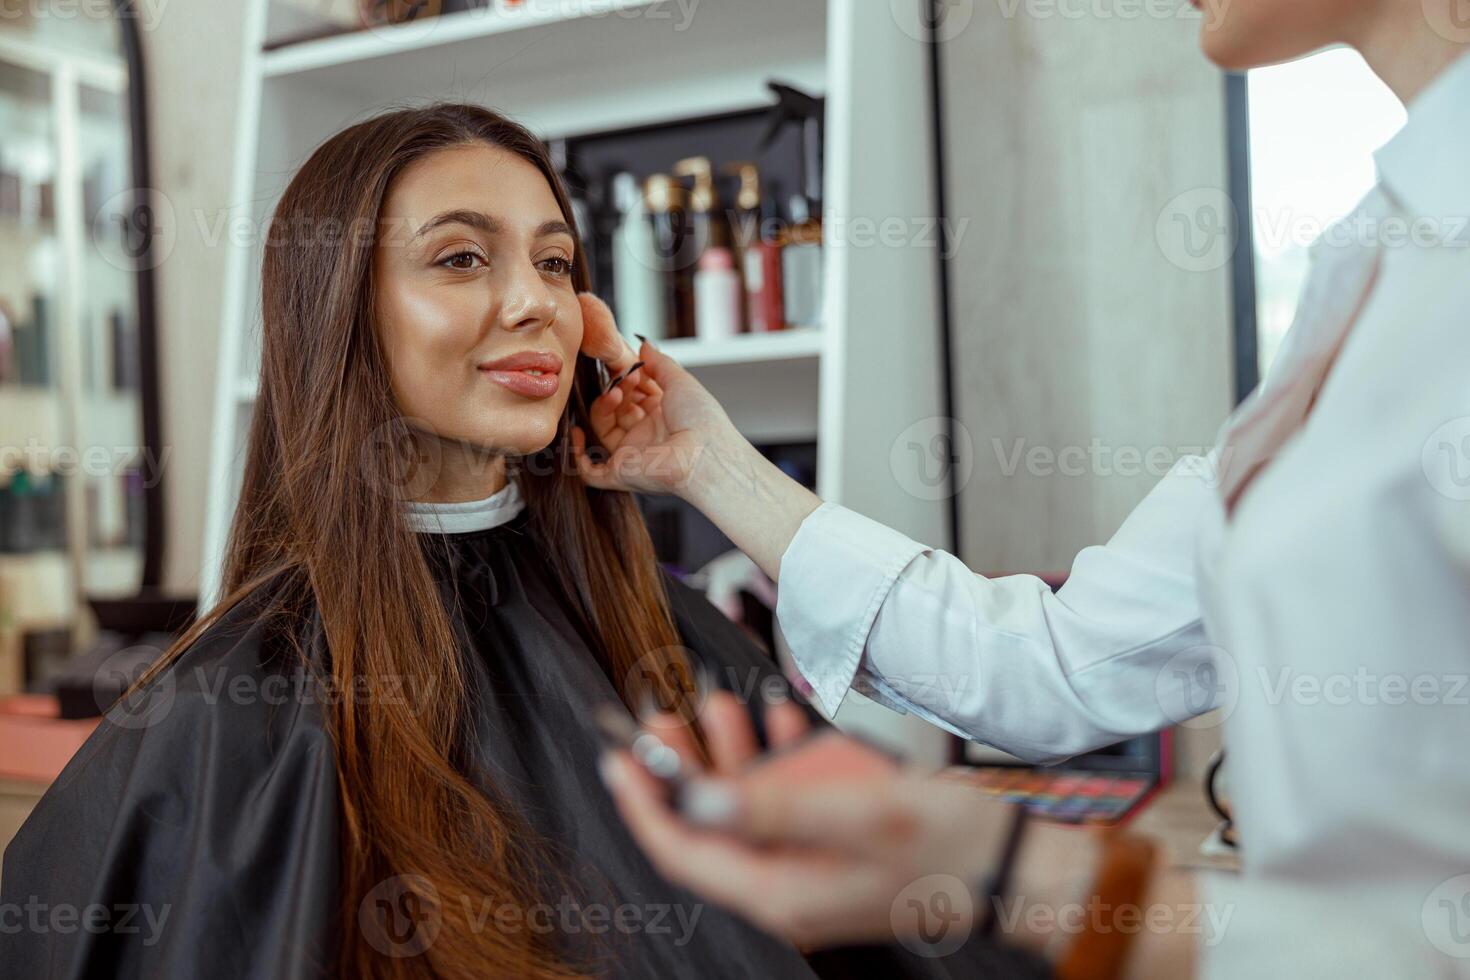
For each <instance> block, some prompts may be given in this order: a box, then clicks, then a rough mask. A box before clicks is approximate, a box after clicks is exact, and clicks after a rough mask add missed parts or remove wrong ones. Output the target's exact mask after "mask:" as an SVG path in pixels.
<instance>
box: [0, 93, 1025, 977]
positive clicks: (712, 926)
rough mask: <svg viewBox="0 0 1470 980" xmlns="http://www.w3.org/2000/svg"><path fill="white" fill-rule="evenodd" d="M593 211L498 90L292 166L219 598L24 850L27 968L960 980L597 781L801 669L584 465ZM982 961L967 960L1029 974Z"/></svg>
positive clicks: (20, 874) (391, 118)
mask: <svg viewBox="0 0 1470 980" xmlns="http://www.w3.org/2000/svg"><path fill="white" fill-rule="evenodd" d="M572 222H573V219H572V213H571V209H570V207H569V206H568V203H567V197H566V194H565V191H564V190H563V188H562V185H561V183H560V182H559V179H558V176H557V174H556V173H555V171H554V169H553V167H552V165H551V163H550V162H549V160H548V158H547V156H546V153H545V151H544V149H543V147H542V145H541V144H540V143H539V142H538V141H537V140H536V139H535V138H534V137H533V136H532V135H531V134H530V133H529V132H528V131H526V130H525V129H523V128H522V127H520V126H518V125H516V124H514V123H513V122H510V121H508V120H507V119H505V118H503V117H502V116H499V115H497V114H496V113H493V112H491V111H488V110H486V109H482V108H478V107H474V106H467V105H437V106H431V107H428V108H422V109H411V110H404V111H398V112H393V113H390V114H387V115H382V116H379V117H377V118H374V119H371V120H369V121H367V122H364V123H361V124H359V125H356V126H353V127H352V128H350V129H348V130H346V131H344V132H342V133H339V134H338V135H336V136H334V137H333V138H331V139H330V140H328V141H327V142H326V143H325V144H324V145H323V146H322V147H321V148H320V149H318V150H317V151H316V152H315V153H314V154H313V155H312V156H311V158H310V159H309V160H308V161H307V162H306V164H305V165H304V166H303V167H302V169H301V171H300V172H299V173H298V174H297V175H296V177H295V179H294V180H292V182H291V184H290V186H289V187H288V188H287V190H286V192H285V195H284V196H283V198H282V199H281V202H280V204H279V206H278V208H277V210H276V214H275V220H274V221H273V223H272V226H271V227H270V229H269V237H268V239H267V242H266V248H265V260H264V268H263V277H262V278H263V292H262V298H263V313H264V348H263V363H262V372H261V386H260V398H259V402H258V404H257V406H256V411H255V415H254V419H253V422H252V427H251V431H250V437H249V445H248V448H247V456H246V463H245V472H244V483H243V489H242V492H241V496H240V503H239V507H238V509H237V511H236V515H235V521H234V526H233V528H232V532H231V539H230V545H229V551H228V556H227V562H226V569H225V575H224V580H225V591H226V596H225V598H224V599H223V600H222V601H221V602H220V603H219V604H218V605H217V606H216V607H215V608H213V609H211V610H209V612H208V613H207V614H206V615H205V616H203V617H201V619H200V621H199V623H198V624H197V625H196V626H195V627H194V628H193V629H192V630H191V631H190V632H189V633H188V635H186V636H184V637H183V638H181V639H180V641H179V642H178V643H177V644H176V645H175V646H174V647H173V649H171V650H170V651H169V652H168V653H167V654H166V655H165V656H164V657H163V658H162V660H161V661H160V663H159V664H157V665H155V667H154V668H153V669H151V670H150V671H149V673H148V674H147V675H145V677H143V678H142V679H140V682H139V684H137V685H135V687H134V690H133V691H132V692H131V693H130V695H129V697H128V698H126V699H124V703H123V704H121V705H120V706H118V707H115V708H114V709H113V710H112V711H111V712H109V714H108V717H107V719H106V720H105V721H104V723H103V724H102V725H101V727H100V728H99V729H98V731H97V733H96V735H95V736H94V737H93V738H92V739H91V740H90V741H89V742H88V743H87V745H86V746H85V747H84V748H83V749H82V751H81V752H80V753H79V754H78V755H77V756H76V758H75V759H74V760H73V761H72V762H71V764H70V765H69V766H68V767H67V768H66V770H65V771H64V772H63V773H62V775H61V777H60V779H59V780H58V781H57V782H56V784H55V785H54V786H53V787H52V788H51V790H50V792H48V793H47V795H46V797H45V798H44V799H43V800H42V801H41V803H40V805H39V806H38V807H37V809H36V811H35V813H34V814H33V815H32V817H31V818H30V820H29V821H28V822H27V823H26V825H25V827H24V828H23V829H22V830H21V832H20V834H19V836H18V837H17V838H16V840H15V842H14V843H13V845H12V846H11V847H10V849H9V850H8V852H7V854H6V860H5V876H4V895H3V902H0V908H10V907H15V908H17V909H21V910H26V909H34V910H35V915H36V918H35V919H34V920H26V921H24V922H23V923H22V925H21V928H19V929H0V963H3V964H4V967H3V971H0V972H4V973H5V975H6V976H14V977H25V978H27V980H39V978H45V977H68V978H69V977H84V976H85V977H101V976H116V977H147V978H150V980H158V978H180V980H183V978H196V977H203V976H209V977H260V978H271V980H290V978H308V977H317V976H323V975H342V976H348V977H410V976H412V977H429V976H439V977H476V978H486V977H504V978H517V980H524V978H547V980H549V978H556V977H567V976H577V975H589V976H591V975H596V976H612V977H629V978H649V977H676V976H677V977H685V976H688V977H695V976H697V977H732V978H736V977H740V978H743V977H755V976H759V977H811V976H849V975H868V974H871V975H875V976H884V977H891V976H904V975H912V976H947V975H948V972H947V969H945V968H939V967H935V966H934V965H932V964H930V963H927V962H925V961H923V960H921V959H919V958H916V957H910V956H909V955H908V954H906V953H904V952H903V951H902V950H896V949H895V950H890V949H887V948H870V949H865V950H861V951H854V950H847V951H838V952H837V953H835V954H827V953H824V954H820V955H817V956H814V957H813V958H812V959H811V960H810V961H809V960H808V959H807V958H805V957H804V956H803V955H802V954H801V953H800V952H798V951H797V949H796V948H795V947H793V946H792V945H790V944H789V943H787V942H784V941H781V940H777V939H774V938H772V937H770V936H768V935H766V934H764V933H762V932H759V931H757V930H756V929H754V928H753V927H751V926H749V925H747V924H746V923H745V922H744V920H741V919H738V918H736V917H733V916H730V915H728V914H725V913H723V912H721V911H719V910H716V909H713V908H707V907H705V906H703V905H701V904H700V903H699V901H698V900H696V899H693V898H692V897H691V896H689V895H688V894H687V893H685V892H683V891H681V890H678V889H676V888H674V887H672V886H669V885H667V884H665V883H664V882H663V881H662V880H661V879H660V878H659V877H658V876H657V875H656V874H655V872H654V871H653V870H652V869H651V867H650V865H649V864H648V863H647V862H646V860H645V859H644V857H643V856H642V854H641V852H640V851H639V850H638V849H637V848H636V847H635V846H634V845H633V843H632V841H631V839H630V838H628V837H627V835H626V832H625V831H624V829H623V827H622V825H621V823H620V821H619V820H618V818H617V816H616V813H615V810H614V808H613V806H612V803H611V801H610V800H609V799H608V797H607V796H606V792H605V790H604V788H603V787H602V785H601V783H600V782H599V779H598V773H597V755H598V738H597V734H596V728H595V727H594V724H593V713H594V711H596V709H598V708H599V707H600V706H604V705H606V704H609V703H611V704H615V705H616V704H621V705H623V706H627V707H629V708H638V707H642V705H643V704H644V703H645V702H652V703H654V704H657V705H659V706H661V707H663V708H665V709H668V710H669V711H670V712H671V714H670V715H669V716H667V717H671V718H679V717H683V718H689V717H691V716H692V712H691V710H690V707H691V705H692V702H693V700H694V699H693V697H692V694H691V692H692V691H694V690H696V685H693V684H691V683H689V682H688V680H687V679H688V678H689V677H690V676H691V674H690V671H691V668H692V667H693V666H694V665H695V664H699V665H701V666H702V667H703V669H704V670H705V671H706V672H707V673H708V674H709V676H710V677H712V678H713V680H714V682H715V683H716V684H719V685H722V686H727V687H731V688H735V689H738V690H740V691H742V692H745V693H747V694H748V693H750V692H754V691H760V690H762V689H765V690H769V689H770V686H771V683H772V681H776V682H777V683H779V676H778V675H777V674H776V673H775V671H774V670H773V669H772V668H771V666H769V664H768V661H767V660H766V659H765V657H764V656H763V655H762V654H761V652H760V651H758V650H757V649H756V648H755V647H753V646H752V645H751V644H750V643H749V642H748V641H746V640H745V639H744V637H743V634H741V632H740V631H739V630H738V629H737V628H736V627H734V626H733V625H732V624H731V623H729V622H728V621H727V620H725V619H724V618H723V617H722V616H720V615H719V614H718V613H717V612H716V611H715V610H714V609H713V607H711V606H709V605H708V604H707V603H706V602H704V600H703V599H702V598H701V597H699V596H697V595H695V594H694V593H692V592H691V591H690V590H688V589H687V588H685V587H683V586H681V585H679V584H677V583H675V582H673V581H671V580H666V579H664V578H662V577H661V575H660V573H659V571H658V569H657V566H656V563H655V560H654V555H653V550H652V547H651V544H650V541H649V537H648V534H647V531H646V529H645V527H644V524H643V522H642V520H641V518H640V515H639V511H638V509H637V506H636V504H635V502H634V499H633V498H632V497H631V496H629V495H627V494H624V493H617V492H604V491H599V490H589V489H588V488H587V487H586V486H585V485H584V484H583V483H582V481H581V479H580V478H579V476H578V475H577V472H576V468H575V466H572V465H569V464H568V463H567V462H566V460H565V459H564V457H565V455H566V451H567V448H568V439H569V432H570V428H571V421H572V420H574V419H584V420H585V419H586V417H587V411H588V405H589V402H590V401H591V400H592V399H593V398H595V397H596V396H597V395H598V393H599V392H600V391H601V388H602V384H603V382H602V379H601V377H600V370H601V369H600V368H599V365H598V364H597V362H596V361H594V360H592V359H590V358H586V357H581V356H579V351H580V347H581V343H582V340H583V309H584V307H583V304H584V303H587V304H588V308H589V309H592V310H593V311H594V312H597V313H598V314H599V315H601V316H603V317H607V316H608V315H607V314H606V310H605V308H604V307H601V306H600V304H599V303H597V301H595V300H590V299H589V298H587V297H582V298H579V291H580V290H582V289H583V288H584V287H585V286H586V284H587V277H586V274H585V272H584V271H583V267H582V265H581V259H582V254H581V249H580V246H579V242H578V238H577V231H576V228H575V227H574V226H573V223H572ZM639 384H640V382H639V380H638V379H636V378H634V379H631V380H626V381H624V382H623V385H624V386H625V390H627V391H630V392H631V391H634V390H636V389H637V386H638V385H639ZM625 411H627V409H626V408H625ZM724 700H725V703H727V705H728V704H729V703H730V702H729V698H728V696H727V697H726V698H725V699H724ZM787 709H788V710H794V709H792V708H791V706H789V705H788V706H787ZM88 909H100V910H103V911H100V912H95V913H94V921H93V925H95V926H96V928H86V927H77V925H76V923H77V921H78V919H77V916H79V915H80V916H81V921H82V922H83V923H85V922H86V921H87V920H86V915H85V914H84V912H83V910H88ZM66 910H72V911H71V912H70V913H68V912H67V911H66ZM27 914H29V913H27ZM68 914H70V915H71V916H72V919H71V920H69V921H70V922H71V927H68V926H66V925H65V924H64V922H63V921H62V920H64V919H65V917H66V915H68ZM57 916H60V917H61V918H60V919H58V918H57ZM8 924H9V923H7V925H8ZM971 953H972V955H970V956H968V958H966V957H961V958H960V960H959V962H958V963H957V962H956V961H955V960H953V959H951V960H950V961H947V962H948V964H949V967H948V968H953V969H971V970H973V969H981V968H985V969H989V970H991V971H999V973H998V974H994V975H1003V976H1026V975H1032V974H1030V973H1028V972H1027V971H1028V970H1030V969H1032V967H1031V966H1030V961H1029V960H1027V959H1026V958H1024V957H1020V956H1018V955H1015V954H1006V953H1004V952H1001V951H997V950H994V949H986V948H982V947H978V946H977V947H975V948H974V949H973V950H972V951H971Z"/></svg>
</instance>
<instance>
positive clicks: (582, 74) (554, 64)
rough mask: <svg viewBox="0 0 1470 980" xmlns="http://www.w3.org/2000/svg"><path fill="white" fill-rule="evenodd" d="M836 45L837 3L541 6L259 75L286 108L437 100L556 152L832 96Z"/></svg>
mask: <svg viewBox="0 0 1470 980" xmlns="http://www.w3.org/2000/svg"><path fill="white" fill-rule="evenodd" d="M825 40H826V11H825V4H824V3H811V2H806V3H791V2H789V0H740V2H739V3H731V2H723V0H722V2H718V3H699V4H690V3H689V2H688V0H683V2H673V0H661V2H656V0H597V2H591V3H586V2H581V3H566V2H550V0H542V2H538V3H530V4H528V5H527V6H526V8H525V9H523V10H516V11H499V10H496V9H494V8H486V9H476V10H467V11H462V12H458V13H452V14H445V15H443V16H441V17H437V18H433V19H430V20H427V21H424V22H421V23H418V24H405V25H395V26H389V27H379V28H374V29H372V30H361V31H354V32H352V33H349V34H339V35H335V36H332V37H327V38H322V39H319V40H313V41H303V42H300V43H298V44H293V45H289V46H286V47H281V48H276V49H274V50H271V51H266V52H263V53H262V54H261V55H260V72H261V76H262V80H263V81H264V83H265V85H266V89H265V94H266V98H267V99H268V100H272V99H276V98H279V99H280V100H281V103H282V104H285V105H289V104H293V103H294V104H301V103H300V102H299V101H298V100H300V99H303V98H304V99H305V100H307V103H314V101H315V100H317V99H320V98H322V97H324V96H325V97H326V98H327V99H328V100H329V101H340V102H342V103H343V105H344V106H347V105H356V106H361V107H377V106H382V105H389V104H393V103H402V102H403V100H404V98H405V95H406V94H410V95H416V94H418V93H426V92H437V93H439V94H442V95H445V96H451V97H453V98H457V99H464V100H467V101H471V102H481V103H484V104H487V105H493V106H495V107H497V108H500V109H501V110H503V111H505V112H507V113H509V114H511V115H513V116H514V117H516V118H517V119H519V120H520V121H521V122H524V123H525V124H526V125H528V126H530V127H531V128H532V129H534V130H535V131H536V132H537V133H538V134H539V135H541V136H543V137H545V138H551V137H557V136H567V135H576V134H579V133H585V132H600V131H606V130H609V129H619V128H623V127H629V126H639V125H644V124H648V123H658V122H664V121H667V120H669V119H678V118H686V117H692V116H700V115H705V114H709V113H715V112H727V111H730V110H732V109H736V108H755V107H759V106H764V105H768V104H769V102H770V99H769V93H768V92H767V90H766V84H765V83H766V80H767V79H768V78H771V77H777V78H781V79H783V80H785V81H788V82H790V83H792V84H795V85H799V86H802V87H803V88H806V89H808V90H810V91H815V92H824V91H825V89H826V82H827V73H826V58H825V53H824V52H825ZM316 136H317V138H320V136H321V133H320V132H318V133H317V134H316Z"/></svg>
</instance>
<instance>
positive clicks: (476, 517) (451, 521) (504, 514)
mask: <svg viewBox="0 0 1470 980" xmlns="http://www.w3.org/2000/svg"><path fill="white" fill-rule="evenodd" d="M525 506H526V504H525V499H524V498H523V497H522V496H521V489H520V487H519V485H517V484H516V482H515V481H514V480H510V481H508V482H507V483H506V484H505V486H503V487H501V488H500V489H499V490H497V491H496V492H495V493H492V494H491V495H490V496H488V497H484V498H482V499H480V500H466V501H463V502H457V503H451V504H426V503H418V502H411V503H407V504H404V506H403V515H404V518H405V519H406V520H407V521H408V526H409V528H411V529H412V530H414V531H417V532H419V533H421V534H467V533H469V532H471V531H484V530H487V529H488V528H492V527H496V526H498V525H501V524H504V523H506V522H507V521H510V520H511V519H513V518H514V517H515V516H516V515H517V514H519V513H520V512H521V511H522V510H523V509H525Z"/></svg>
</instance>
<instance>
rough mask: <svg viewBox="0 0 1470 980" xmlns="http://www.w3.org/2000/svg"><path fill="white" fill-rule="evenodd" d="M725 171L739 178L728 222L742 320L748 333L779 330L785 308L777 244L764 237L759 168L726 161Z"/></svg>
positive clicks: (773, 240) (750, 164) (783, 321)
mask: <svg viewBox="0 0 1470 980" xmlns="http://www.w3.org/2000/svg"><path fill="white" fill-rule="evenodd" d="M726 169H727V170H728V171H729V172H731V173H734V174H737V175H738V176H739V177H740V192H739V194H738V195H737V196H736V199H735V219H734V221H733V222H732V225H733V227H732V229H731V230H732V232H733V234H734V242H735V253H736V257H737V258H736V261H737V262H738V264H739V266H740V271H741V274H742V275H741V278H742V280H743V287H744V291H745V323H746V328H747V329H748V330H750V331H751V332H752V333H765V332H767V331H771V330H782V329H784V328H785V327H786V311H785V308H784V305H783V301H782V298H781V245H780V243H779V242H778V241H776V240H775V238H774V236H768V235H767V234H766V231H765V227H764V226H763V224H762V222H763V220H764V213H763V212H764V210H765V209H764V207H763V204H764V200H763V198H762V197H761V179H760V170H759V169H758V168H757V167H756V165H755V164H754V163H750V162H745V161H742V162H739V163H732V164H729V165H728V167H727V168H726Z"/></svg>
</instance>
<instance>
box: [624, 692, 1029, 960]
mask: <svg viewBox="0 0 1470 980" xmlns="http://www.w3.org/2000/svg"><path fill="white" fill-rule="evenodd" d="M724 697H725V696H723V695H719V696H716V697H712V698H711V699H710V703H709V705H708V706H707V708H706V710H705V711H704V712H703V713H702V715H701V725H702V727H703V729H704V731H705V734H706V738H707V741H708V744H709V746H710V753H711V756H712V759H713V761H714V769H715V770H716V773H715V774H712V777H711V778H707V779H703V780H696V781H695V782H694V783H693V785H692V786H691V788H690V790H689V791H688V793H687V795H686V801H687V802H686V808H685V812H683V813H676V812H675V811H674V810H672V809H671V808H670V807H669V805H668V803H667V802H666V797H665V795H664V794H663V793H662V792H661V791H660V789H659V787H658V784H657V783H656V782H655V781H654V779H653V778H652V776H650V775H649V773H648V772H647V771H646V770H644V769H643V768H642V767H641V766H639V765H638V764H637V763H636V762H635V761H634V760H633V759H632V757H631V756H629V755H628V754H626V753H622V752H619V753H613V754H610V755H608V756H606V757H605V758H604V766H603V771H604V775H605V778H606V779H607V781H608V784H609V788H610V789H611V791H612V794H613V797H614V799H615V801H616V803H617V805H618V808H619V811H620V812H621V813H622V815H623V818H624V820H625V821H626V822H627V824H628V826H629V828H630V829H631V830H632V832H633V835H634V836H635V837H636V838H637V840H638V842H639V843H640V844H641V845H642V846H643V848H644V849H645V850H646V852H647V853H648V855H649V857H650V858H651V859H652V861H653V863H654V865H655V866H656V867H657V868H658V869H659V870H660V872H662V873H663V874H664V875H665V876H666V877H667V878H669V879H670V880H671V881H674V882H676V883H678V884H680V885H683V886H685V887H688V888H691V889H693V890H694V891H696V892H698V893H700V894H702V895H704V896H706V897H708V898H710V899H711V900H713V901H715V902H718V903H719V904H721V905H723V906H725V907H727V908H730V909H732V910H734V911H736V912H738V913H740V914H741V915H743V916H745V917H746V918H748V919H749V920H751V921H752V922H754V923H755V924H756V925H758V926H759V927H761V928H762V929H765V930H766V931H767V932H770V933H772V934H774V935H777V936H781V937H783V938H785V939H787V940H789V941H790V942H792V943H794V944H795V945H797V946H798V947H801V948H803V949H814V948H820V947H823V946H830V945H835V944H839V943H845V942H865V941H881V940H885V939H892V938H895V937H896V936H899V935H906V934H907V933H906V930H910V929H912V930H918V929H921V928H923V923H921V922H920V921H919V918H920V917H919V916H918V915H917V914H916V913H915V911H914V909H915V908H922V909H929V908H936V907H938V906H939V905H940V904H944V905H945V907H946V908H948V909H952V910H953V914H955V915H960V916H961V917H962V920H963V921H961V920H960V919H954V920H951V924H952V926H953V927H955V928H963V929H968V928H969V927H970V925H971V923H972V918H973V916H974V915H975V914H976V912H977V911H978V909H977V908H976V906H975V903H974V902H973V900H971V897H970V892H969V890H970V889H972V888H973V886H974V885H975V884H976V883H978V882H979V881H980V880H981V879H982V878H983V877H984V874H985V872H986V871H988V870H989V868H990V864H991V862H992V861H993V860H994V859H995V857H996V854H997V852H998V850H999V846H1000V838H1001V836H1002V835H1003V833H1004V829H1005V827H1006V826H1007V824H1008V816H1009V815H1008V811H1007V808H1005V807H1003V806H1001V805H999V804H996V803H994V802H992V801H990V800H989V798H987V797H986V796H985V794H984V793H983V791H981V790H980V789H978V788H977V787H975V786H972V785H969V784H966V783H961V782H958V781H955V780H946V779H941V778H936V777H932V776H927V775H923V774H921V773H918V772H915V771H910V770H908V769H906V768H904V767H900V766H898V765H896V764H894V763H893V762H892V761H891V760H888V759H887V757H886V756H882V755H880V754H878V753H876V752H874V750H872V749H870V748H868V747H867V746H866V745H863V744H862V743H859V742H856V741H854V740H852V739H850V738H847V737H845V736H843V735H841V734H839V733H838V732H836V731H835V730H833V731H829V732H824V733H822V734H819V735H816V736H801V735H795V734H794V732H793V730H794V729H795V727H796V726H795V725H794V724H792V725H791V728H790V729H788V728H787V724H788V723H787V722H785V721H782V720H780V719H781V718H782V715H781V714H777V713H775V709H771V710H768V712H767V719H768V722H767V725H768V728H769V729H770V732H771V741H772V742H773V744H774V745H775V746H776V747H777V748H776V751H775V752H773V753H772V754H771V755H769V756H763V757H760V758H758V759H757V758H755V756H754V753H755V751H756V750H755V745H756V741H755V736H754V734H753V732H752V731H751V730H750V722H749V720H748V717H747V716H746V715H745V713H744V711H743V709H739V708H738V706H734V710H731V706H730V705H727V704H725V702H724V701H723V700H722V699H723V698H724ZM793 710H795V709H794V708H793ZM797 717H800V713H799V712H797ZM648 728H649V730H650V731H652V732H653V733H654V734H656V735H658V737H659V738H661V739H663V740H664V741H665V742H666V743H668V744H670V745H672V746H674V747H675V748H676V749H677V750H678V751H679V752H680V754H681V755H682V756H683V757H684V759H685V765H686V768H688V767H691V766H693V767H696V768H697V766H698V763H697V761H696V760H695V754H694V752H693V748H692V741H688V740H686V736H684V735H683V734H682V733H681V732H680V729H679V727H678V726H677V725H676V724H674V723H673V721H672V719H671V718H669V717H661V718H659V719H655V720H654V721H653V722H651V723H650V724H649V726H648ZM930 876H938V877H930ZM941 893H943V896H944V897H943V898H940V897H939V896H940V894H941ZM911 903H917V904H916V905H914V904H911Z"/></svg>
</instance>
